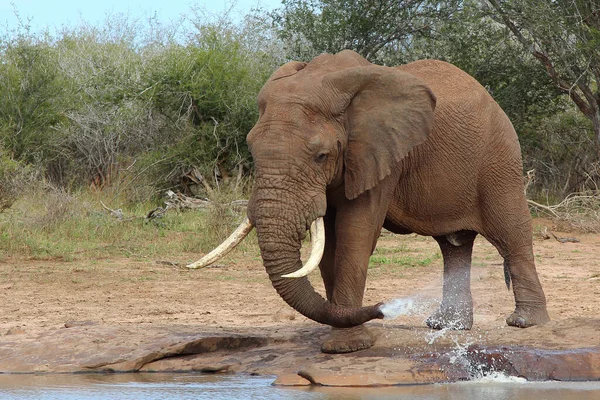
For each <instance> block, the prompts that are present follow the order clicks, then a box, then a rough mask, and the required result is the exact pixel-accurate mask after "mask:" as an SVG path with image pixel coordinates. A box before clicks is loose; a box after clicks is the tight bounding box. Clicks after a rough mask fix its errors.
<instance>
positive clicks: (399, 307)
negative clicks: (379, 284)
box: [380, 298, 415, 319]
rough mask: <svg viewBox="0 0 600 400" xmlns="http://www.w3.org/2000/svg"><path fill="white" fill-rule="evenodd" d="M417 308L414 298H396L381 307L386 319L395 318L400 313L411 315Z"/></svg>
mask: <svg viewBox="0 0 600 400" xmlns="http://www.w3.org/2000/svg"><path fill="white" fill-rule="evenodd" d="M414 309H415V302H414V300H413V299H402V298H400V299H394V300H392V301H390V302H389V303H385V304H384V305H382V306H381V307H380V310H381V312H382V313H383V318H384V319H394V318H397V317H399V316H400V315H410V314H411V313H412V312H413V311H414Z"/></svg>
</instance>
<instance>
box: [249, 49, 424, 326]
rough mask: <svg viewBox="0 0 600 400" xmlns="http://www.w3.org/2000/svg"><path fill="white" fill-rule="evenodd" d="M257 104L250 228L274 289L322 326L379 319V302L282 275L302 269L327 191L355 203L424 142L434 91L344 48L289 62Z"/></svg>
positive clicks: (324, 207)
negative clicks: (362, 302) (326, 294)
mask: <svg viewBox="0 0 600 400" xmlns="http://www.w3.org/2000/svg"><path fill="white" fill-rule="evenodd" d="M258 107H259V119H258V121H257V123H256V125H255V126H254V127H253V129H252V130H251V131H250V133H249V134H248V137H247V143H248V146H249V148H250V151H251V153H252V157H253V159H254V164H255V179H254V185H253V191H252V194H251V197H250V200H249V204H248V220H249V222H248V225H247V227H250V226H251V225H252V226H254V227H256V229H257V236H258V243H259V247H260V250H261V256H262V259H263V262H264V266H265V268H266V270H267V272H268V274H269V277H270V279H271V282H272V284H273V286H274V288H275V289H276V290H277V292H278V293H279V295H280V296H281V297H282V298H283V299H284V300H285V301H286V302H287V303H288V304H289V305H290V306H292V307H293V308H294V309H296V310H297V311H298V312H300V313H301V314H303V315H305V316H306V317H308V318H310V319H312V320H314V321H317V322H320V323H323V324H327V325H331V326H334V327H350V326H355V325H360V324H362V323H364V322H366V321H369V320H371V319H374V318H382V317H383V315H382V313H381V311H380V310H379V305H376V306H370V307H362V308H347V307H341V306H338V305H335V304H332V303H330V302H328V301H327V300H325V299H324V298H323V297H322V296H320V295H319V294H318V293H316V292H315V290H314V289H313V287H312V286H311V284H310V282H309V281H308V279H307V278H306V276H301V277H297V278H291V277H286V276H284V275H289V274H290V273H293V272H294V271H297V270H299V269H301V268H302V262H301V260H300V249H301V242H302V240H303V239H304V237H305V235H306V231H307V229H308V228H309V227H310V226H311V224H312V223H313V222H314V221H315V220H318V219H319V218H322V217H323V216H324V215H325V213H326V210H327V206H328V201H327V193H328V191H330V190H340V191H342V192H343V193H344V194H345V196H346V198H347V199H348V200H353V199H355V198H357V197H358V196H360V195H361V194H362V193H364V192H366V191H369V190H374V188H376V187H377V185H378V183H379V182H380V181H381V180H383V179H384V178H386V177H387V176H389V175H390V174H391V173H392V171H394V170H397V169H398V168H400V164H401V161H402V160H403V159H404V158H405V157H406V155H407V154H408V153H409V152H410V151H411V149H413V148H414V147H415V146H417V145H419V144H420V143H422V142H423V141H425V140H426V138H427V135H428V133H429V131H430V130H431V127H432V125H433V110H434V108H435V97H434V95H433V93H432V92H431V91H430V90H429V88H428V87H427V86H426V85H425V84H424V83H422V82H421V81H419V80H418V79H417V78H416V77H414V76H413V75H410V74H407V73H404V72H401V71H399V70H397V69H394V68H389V67H383V66H377V65H373V64H371V63H369V62H368V61H367V60H365V59H364V58H362V57H361V56H360V55H358V54H357V53H354V52H352V51H342V52H341V53H338V54H335V55H330V54H323V55H320V56H318V57H316V58H315V59H313V60H312V61H311V62H309V63H308V64H307V63H301V62H289V63H287V64H285V65H283V66H282V67H281V68H279V69H278V70H277V71H275V73H274V74H273V75H272V76H271V77H270V78H269V80H268V81H267V83H266V84H265V85H264V86H263V88H262V90H261V91H260V93H259V95H258ZM250 224H251V225H250ZM246 230H247V229H246ZM311 236H312V235H311ZM326 245H327V244H326ZM316 259H317V261H316V263H314V264H315V265H316V264H318V260H319V259H320V258H319V257H317V258H316ZM301 275H305V274H301Z"/></svg>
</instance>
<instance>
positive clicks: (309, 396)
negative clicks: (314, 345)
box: [0, 374, 600, 400]
mask: <svg viewBox="0 0 600 400" xmlns="http://www.w3.org/2000/svg"><path fill="white" fill-rule="evenodd" d="M273 379H274V378H273V377H264V376H263V377H251V376H239V375H199V374H110V375H104V374H85V375H84V374H80V375H72V374H71V375H0V399H32V400H33V399H36V400H50V399H52V400H54V399H57V400H59V399H60V400H64V399H69V400H70V399H90V400H95V399H115V400H120V399H151V400H152V399H156V400H158V399H173V400H177V399H192V398H193V399H211V400H212V399H215V400H219V399H267V400H270V399H300V400H317V399H319V400H321V399H323V400H325V399H326V400H337V399H357V400H358V399H373V400H375V399H384V400H387V399H417V400H446V399H448V400H450V399H486V400H504V399H506V400H508V399H511V400H518V399H523V400H525V399H536V398H537V399H546V400H587V399H590V400H592V399H594V400H597V399H599V398H600V382H577V383H561V382H540V383H534V382H525V381H523V380H519V379H514V378H505V377H502V376H499V377H493V378H484V379H482V380H480V381H477V382H464V383H454V384H443V385H440V384H438V385H421V386H396V387H388V388H362V389H361V388H325V387H317V388H281V387H274V386H272V385H271V383H272V382H273Z"/></svg>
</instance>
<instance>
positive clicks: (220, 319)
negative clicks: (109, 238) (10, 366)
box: [0, 220, 600, 352]
mask: <svg viewBox="0 0 600 400" xmlns="http://www.w3.org/2000/svg"><path fill="white" fill-rule="evenodd" d="M534 225H535V226H536V230H538V231H539V228H540V227H541V226H547V227H548V228H549V229H554V228H553V226H552V224H551V223H550V222H548V221H544V220H536V221H535V222H534ZM555 234H556V235H557V236H559V237H576V238H578V239H579V240H580V242H579V243H560V242H558V241H557V240H555V239H549V240H543V239H542V238H541V237H538V236H536V237H535V239H534V251H535V256H536V262H537V269H538V273H539V276H540V280H541V282H542V285H543V287H544V290H545V293H546V296H547V300H548V309H549V313H550V317H551V318H552V320H553V321H552V322H551V323H550V325H548V326H549V327H547V328H544V329H538V328H530V329H527V330H519V329H516V328H509V327H507V326H506V324H505V323H504V319H505V318H506V316H507V315H509V314H510V313H511V312H512V310H513V309H514V299H513V295H512V291H511V292H509V291H507V290H506V287H505V284H504V279H503V271H502V260H501V258H500V256H499V255H498V253H497V252H496V250H495V249H494V248H493V247H492V246H491V245H490V244H489V243H487V242H486V241H485V240H484V239H482V238H478V239H477V241H476V244H475V248H474V255H473V268H472V292H473V298H474V309H475V326H474V329H473V330H472V331H471V332H468V333H465V334H464V335H468V336H467V337H469V338H471V339H469V340H471V341H472V342H477V341H486V340H487V342H488V343H490V344H526V345H529V346H533V347H537V348H553V347H555V348H578V347H586V346H598V345H600V339H599V338H600V324H599V323H598V320H599V318H600V301H599V300H600V262H599V261H600V237H599V236H598V235H589V234H581V233H577V232H569V233H561V232H555ZM378 247H381V248H386V249H387V250H389V249H394V248H396V249H398V254H399V255H400V256H402V257H403V259H404V260H405V261H404V262H403V263H402V264H401V265H399V264H394V263H384V264H381V265H379V266H375V267H373V268H372V269H371V270H370V272H369V278H368V282H367V289H366V293H365V304H374V303H376V302H379V301H389V300H391V299H395V298H398V297H410V298H412V299H414V300H415V301H416V303H417V304H418V305H420V306H421V307H420V308H419V312H417V313H416V314H415V315H411V316H404V317H400V318H399V319H396V320H392V321H383V322H377V323H375V325H374V326H376V327H378V328H377V329H378V332H379V335H380V338H379V341H386V340H390V337H392V336H393V335H394V334H395V333H394V332H399V331H403V332H405V331H406V330H407V329H408V330H412V331H414V332H417V333H418V332H420V333H421V334H422V335H421V336H422V338H424V339H423V340H421V342H419V343H421V344H422V345H423V346H426V345H427V343H430V342H431V338H432V336H431V335H434V334H435V333H432V332H431V331H429V330H427V329H425V328H424V323H423V321H424V319H425V318H426V317H427V315H428V314H429V312H431V311H433V309H434V308H435V307H436V305H437V302H438V301H439V300H440V298H441V285H442V259H441V257H440V256H439V250H438V248H437V244H436V243H435V241H434V240H433V239H431V238H425V237H419V236H416V235H407V236H400V235H392V234H390V233H384V234H383V235H382V237H381V239H380V241H379V244H378ZM199 256H200V255H199V254H182V255H181V258H180V259H178V260H169V261H173V262H180V263H186V262H189V261H194V260H196V259H197V258H198V257H199ZM411 257H412V258H411ZM411 259H414V260H415V265H411V263H410V261H409V262H406V260H411ZM422 260H429V261H427V262H423V261H422ZM157 261H160V260H153V259H129V258H119V259H115V258H106V259H85V258H79V259H76V260H74V261H68V262H66V261H61V260H39V259H36V260H31V259H20V258H13V259H5V260H4V261H3V262H1V263H0V336H4V337H5V338H9V337H14V336H13V335H23V336H28V337H34V336H35V335H38V334H40V333H42V332H46V331H50V330H58V329H63V328H64V326H65V324H67V326H69V325H79V326H81V325H82V324H84V325H85V324H93V325H99V326H110V327H123V328H127V327H138V328H139V327H140V326H152V327H155V328H157V327H160V326H179V327H184V329H185V330H188V331H189V330H191V331H193V330H196V329H197V330H199V331H200V330H205V329H233V330H235V329H238V328H239V329H243V330H244V331H245V332H248V331H252V330H256V332H257V333H260V332H261V330H266V329H268V330H271V331H273V329H275V332H276V331H277V327H281V328H282V329H290V328H291V329H292V330H294V329H296V328H297V329H298V331H301V330H302V329H305V328H307V327H309V328H310V327H316V326H317V325H318V324H316V323H314V322H312V321H310V320H308V319H306V318H304V317H303V316H301V315H299V314H298V313H296V312H295V311H294V310H292V309H291V308H290V307H288V306H287V305H286V304H285V303H284V302H283V301H282V300H281V298H279V296H278V295H277V294H276V293H275V291H274V289H273V288H272V287H271V285H270V283H269V281H268V277H267V275H266V273H265V272H264V270H263V267H262V265H261V262H260V258H259V256H258V254H257V253H254V252H251V251H248V252H247V253H246V254H242V253H241V252H237V253H235V252H234V254H232V255H231V256H228V258H226V259H225V260H223V261H221V262H219V264H218V265H216V266H213V267H210V268H205V269H202V270H195V271H189V270H186V269H183V268H181V267H177V266H174V265H169V264H167V263H159V262H157ZM419 264H421V265H419ZM422 264H425V265H422ZM311 280H312V281H313V284H314V286H315V287H316V288H317V289H318V290H319V291H321V292H323V288H322V282H321V279H320V277H319V276H318V273H316V274H315V276H313V277H311ZM582 321H583V322H582ZM586 321H587V322H586ZM590 321H591V322H592V323H590ZM319 332H320V331H319ZM514 332H517V333H516V334H515V333H514ZM427 335H429V336H427ZM463 337H464V336H463ZM428 338H429V339H428ZM315 346H318V344H317V343H315ZM315 351H317V352H318V347H316V349H315Z"/></svg>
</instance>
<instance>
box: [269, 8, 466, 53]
mask: <svg viewBox="0 0 600 400" xmlns="http://www.w3.org/2000/svg"><path fill="white" fill-rule="evenodd" d="M461 3H462V2H461V1H459V0H447V1H444V0H359V1H352V0H284V1H283V7H282V8H281V9H278V10H275V11H274V12H273V13H272V17H273V21H274V24H275V27H276V29H277V31H278V33H279V37H280V38H281V39H282V40H284V41H285V42H286V43H287V45H288V46H289V51H290V53H291V54H290V56H291V57H292V58H300V59H304V60H308V59H311V58H313V57H315V56H316V55H318V54H320V53H323V52H327V53H336V52H338V51H340V50H343V49H351V50H354V51H356V52H357V53H359V54H361V55H362V56H363V57H365V58H366V59H368V60H370V61H372V62H377V63H380V64H394V63H398V61H399V60H398V57H401V56H402V54H404V53H406V52H405V51H404V50H405V49H406V48H407V47H410V46H411V42H412V40H413V39H414V38H415V37H417V36H421V35H429V34H430V33H431V31H432V29H433V28H434V26H435V25H436V21H440V20H441V21H445V20H446V19H448V18H449V17H450V16H451V15H452V13H453V12H455V11H456V9H457V8H458V7H459V5H460V4H461ZM400 61H403V60H400Z"/></svg>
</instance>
